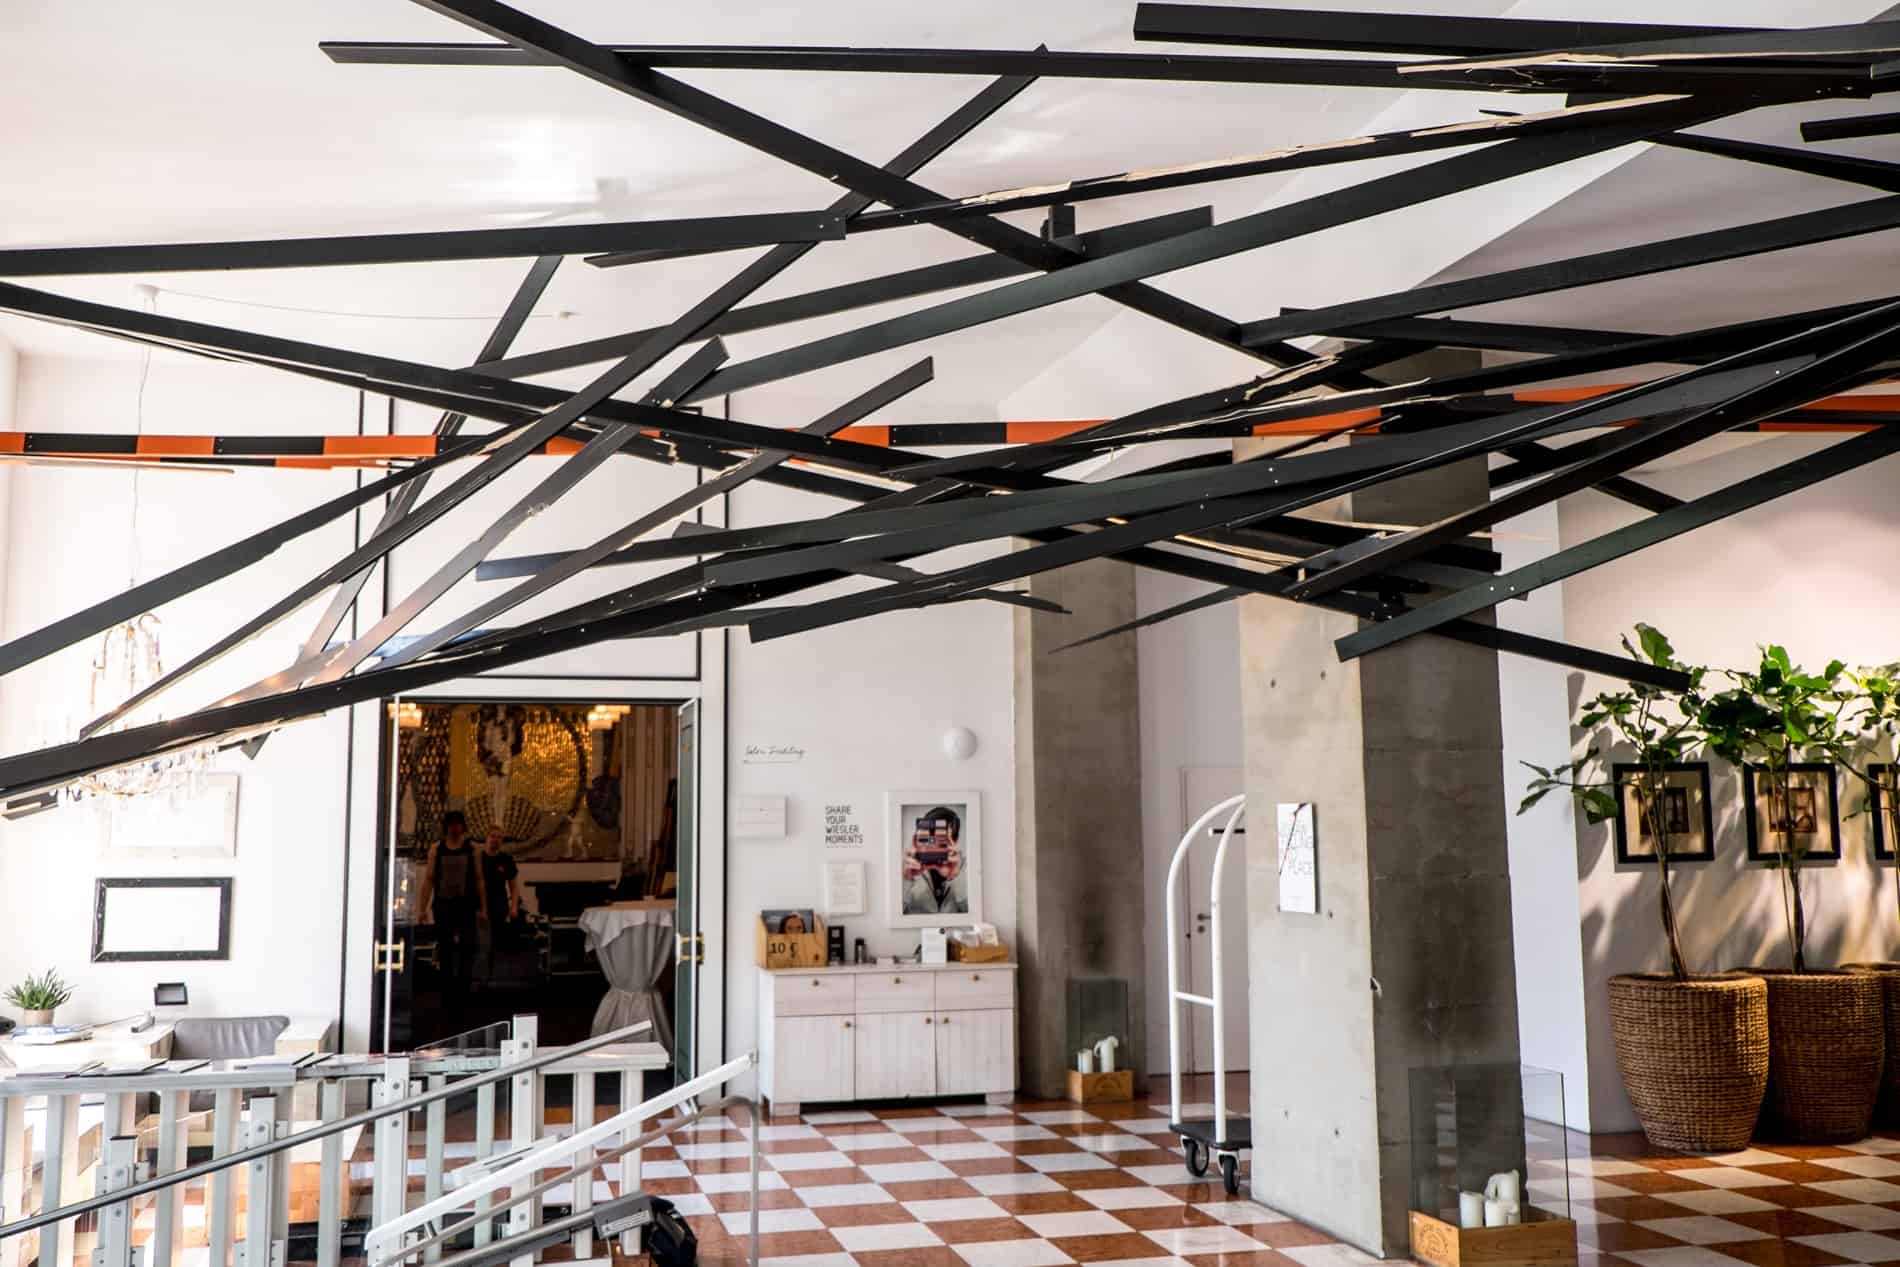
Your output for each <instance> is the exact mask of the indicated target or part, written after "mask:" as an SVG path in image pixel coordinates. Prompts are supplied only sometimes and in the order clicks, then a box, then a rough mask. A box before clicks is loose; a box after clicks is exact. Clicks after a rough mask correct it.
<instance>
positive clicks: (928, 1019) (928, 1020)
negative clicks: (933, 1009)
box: [924, 1016, 930, 1025]
mask: <svg viewBox="0 0 1900 1267" xmlns="http://www.w3.org/2000/svg"><path fill="white" fill-rule="evenodd" d="M924 1024H926V1025H928V1024H930V1018H929V1017H928V1016H926V1017H925V1018H924Z"/></svg>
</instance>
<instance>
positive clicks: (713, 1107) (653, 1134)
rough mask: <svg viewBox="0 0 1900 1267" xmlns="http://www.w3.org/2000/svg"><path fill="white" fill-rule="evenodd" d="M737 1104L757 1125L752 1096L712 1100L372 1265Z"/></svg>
mask: <svg viewBox="0 0 1900 1267" xmlns="http://www.w3.org/2000/svg"><path fill="white" fill-rule="evenodd" d="M735 1104H743V1105H745V1106H746V1108H747V1110H748V1111H749V1112H750V1113H751V1115H752V1119H753V1122H754V1124H755V1125H756V1124H757V1121H758V1105H757V1104H755V1103H754V1102H753V1101H752V1100H751V1099H750V1098H749V1097H747V1096H743V1095H728V1096H723V1097H721V1098H720V1099H717V1100H714V1101H713V1102H712V1103H710V1104H708V1105H706V1106H705V1107H704V1108H701V1109H696V1110H695V1111H693V1112H691V1113H687V1114H684V1115H682V1116H680V1117H676V1118H671V1119H669V1120H668V1121H665V1122H662V1123H661V1124H660V1125H658V1126H656V1127H654V1128H653V1129H652V1130H650V1131H648V1132H646V1133H645V1134H644V1135H641V1136H640V1137H639V1138H638V1139H634V1140H628V1141H626V1142H624V1143H621V1144H619V1145H617V1146H615V1147H613V1148H610V1149H608V1150H607V1151H606V1152H602V1153H595V1154H594V1155H593V1156H592V1157H591V1158H589V1159H588V1160H586V1161H584V1162H581V1163H580V1164H579V1165H577V1166H574V1167H572V1168H571V1169H568V1170H564V1171H562V1172H561V1173H560V1174H558V1175H555V1176H553V1177H552V1178H549V1179H543V1180H542V1181H541V1182H540V1183H537V1184H535V1185H534V1186H533V1187H532V1188H529V1189H527V1190H525V1191H523V1192H520V1193H517V1194H516V1195H515V1196H512V1197H509V1198H508V1199H507V1200H506V1201H503V1202H502V1203H501V1204H499V1205H494V1206H490V1207H489V1208H488V1209H486V1210H481V1211H478V1212H476V1213H474V1214H471V1215H469V1217H467V1218H465V1219H461V1220H458V1221H457V1222H455V1223H451V1224H448V1225H446V1226H444V1227H443V1229H442V1230H441V1231H439V1232H437V1233H436V1234H435V1235H434V1236H431V1237H429V1238H428V1239H426V1240H421V1241H415V1242H412V1243H411V1244H408V1245H404V1246H402V1247H401V1248H399V1249H398V1250H397V1251H396V1252H395V1253H393V1254H391V1255H390V1256H389V1257H387V1258H385V1259H383V1260H382V1261H381V1262H378V1263H375V1264H373V1265H372V1267H390V1265H391V1264H393V1263H399V1262H402V1261H403V1260H404V1259H407V1258H413V1257H415V1255H417V1254H420V1253H422V1252H424V1251H425V1250H429V1249H433V1248H434V1247H435V1246H437V1245H440V1244H442V1243H443V1242H444V1241H450V1240H453V1239H455V1238H456V1237H457V1236H460V1235H461V1234H462V1233H463V1232H466V1231H468V1230H469V1229H471V1228H473V1227H475V1226H476V1225H477V1224H479V1223H480V1222H481V1221H482V1220H483V1219H493V1218H495V1217H496V1216H498V1215H501V1214H505V1213H507V1212H508V1211H509V1210H512V1209H514V1208H515V1207H516V1206H518V1205H526V1204H527V1203H528V1202H530V1201H532V1200H534V1199H535V1198H536V1197H539V1196H544V1195H546V1194H547V1193H549V1192H552V1191H553V1190H554V1189H556V1188H558V1187H560V1186H561V1185H562V1184H564V1183H567V1182H569V1181H571V1180H574V1179H579V1178H580V1177H581V1176H583V1175H586V1174H590V1173H592V1172H593V1171H596V1170H599V1169H600V1168H601V1167H602V1166H605V1165H608V1164H609V1163H611V1162H615V1161H618V1160H620V1158H622V1157H625V1156H626V1155H627V1154H628V1153H631V1152H636V1151H638V1150H639V1149H642V1148H645V1147H646V1146H647V1145H648V1144H651V1143H654V1142H656V1141H658V1140H661V1139H664V1138H666V1137H667V1136H668V1135H671V1134H672V1133H673V1132H674V1131H677V1130H679V1129H681V1128H682V1127H686V1126H691V1125H692V1124H693V1123H694V1122H697V1121H699V1119H700V1118H702V1117H705V1116H707V1115H708V1114H711V1113H723V1112H725V1111H726V1110H727V1109H729V1108H731V1107H732V1106H733V1105H735ZM583 1217H584V1216H583ZM552 1226H554V1225H553V1224H547V1225H545V1227H552ZM502 1243H503V1244H505V1243H506V1241H505V1239H504V1241H503V1242H502ZM483 1248H492V1247H491V1246H484V1247H483ZM458 1257H459V1255H458ZM455 1261H456V1259H455V1258H449V1259H445V1260H443V1261H442V1262H440V1263H437V1264H435V1267H448V1265H449V1264H451V1263H453V1262H455Z"/></svg>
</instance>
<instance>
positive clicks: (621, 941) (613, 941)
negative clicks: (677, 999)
mask: <svg viewBox="0 0 1900 1267" xmlns="http://www.w3.org/2000/svg"><path fill="white" fill-rule="evenodd" d="M580 924H581V932H582V933H584V934H585V935H586V937H587V948H588V949H589V950H591V951H593V952H594V957H595V958H597V959H599V960H600V970H601V971H602V972H603V973H605V974H606V976H607V986H608V989H607V997H606V998H604V999H602V1000H601V1001H600V1006H599V1007H598V1008H596V1009H595V1010H594V1029H593V1032H594V1033H596V1034H605V1033H607V1032H609V1031H610V1030H616V1029H620V1028H622V1027H623V1026H627V1025H633V1024H637V1023H638V1022H640V1021H652V1022H653V1029H652V1031H651V1034H650V1037H651V1038H652V1040H653V1041H654V1042H656V1043H659V1044H660V1045H661V1046H662V1047H664V1048H665V1049H666V1050H668V1051H671V1050H673V1022H672V1019H671V1018H670V1017H668V1016H667V1014H666V1002H665V1000H664V999H662V998H661V997H660V991H659V984H660V979H661V976H662V975H663V974H664V973H665V972H666V969H667V966H668V965H669V964H671V963H672V962H673V903H672V902H671V901H669V900H664V899H662V900H657V901H648V902H621V903H617V904H615V905H613V906H590V907H588V908H587V909H586V910H584V911H582V912H581V920H580Z"/></svg>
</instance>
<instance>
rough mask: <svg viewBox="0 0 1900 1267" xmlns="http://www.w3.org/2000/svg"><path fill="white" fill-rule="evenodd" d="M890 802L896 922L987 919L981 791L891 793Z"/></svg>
mask: <svg viewBox="0 0 1900 1267" xmlns="http://www.w3.org/2000/svg"><path fill="white" fill-rule="evenodd" d="M885 806H886V810H887V813H888V817H889V833H888V835H887V837H886V842H887V844H886V847H887V849H888V850H889V853H888V855H887V857H886V859H885V871H886V874H887V875H888V877H889V879H888V880H887V882H886V883H887V884H888V886H889V892H890V898H891V905H890V925H891V927H892V928H938V927H958V926H961V925H965V924H973V923H975V922H977V921H978V920H980V919H982V918H983V885H982V842H983V834H982V808H983V801H982V795H981V793H978V792H975V791H972V790H969V789H963V790H960V791H947V792H945V791H921V792H919V791H908V792H892V793H890V794H889V795H888V796H887V797H886V798H885Z"/></svg>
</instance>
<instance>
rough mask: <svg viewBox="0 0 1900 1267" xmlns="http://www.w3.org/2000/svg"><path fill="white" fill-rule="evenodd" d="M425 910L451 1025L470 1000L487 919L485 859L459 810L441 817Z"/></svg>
mask: <svg viewBox="0 0 1900 1267" xmlns="http://www.w3.org/2000/svg"><path fill="white" fill-rule="evenodd" d="M421 897H422V902H421V906H422V909H423V910H424V911H427V912H431V919H432V920H433V922H434V924H435V948H436V960H437V963H438V964H439V965H440V967H441V970H442V994H443V1003H444V1005H445V1007H446V1008H447V1009H448V1010H449V1012H450V1013H451V1017H452V1019H451V1024H453V1023H454V1021H455V1020H459V1015H457V1014H459V1013H460V1012H461V1011H462V1009H463V1008H464V1007H465V1006H466V1004H467V1001H468V988H469V980H470V978H471V977H473V976H474V972H475V956H476V954H477V953H478V942H477V937H476V924H477V923H478V922H479V921H480V920H482V919H485V918H486V917H487V910H486V908H487V905H488V903H487V901H486V892H485V886H484V884H483V881H482V866H481V862H480V861H479V860H478V859H477V858H476V856H475V850H474V849H472V848H471V847H470V846H469V843H468V819H467V818H465V817H464V816H463V814H462V811H461V810H459V809H452V810H450V811H449V812H448V813H446V814H444V815H443V816H442V840H441V843H439V844H437V845H436V846H435V848H433V849H431V850H430V851H429V864H428V866H427V867H426V868H425V869H424V871H423V873H422V893H421Z"/></svg>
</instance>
